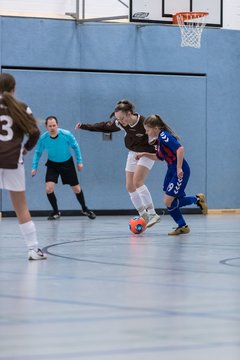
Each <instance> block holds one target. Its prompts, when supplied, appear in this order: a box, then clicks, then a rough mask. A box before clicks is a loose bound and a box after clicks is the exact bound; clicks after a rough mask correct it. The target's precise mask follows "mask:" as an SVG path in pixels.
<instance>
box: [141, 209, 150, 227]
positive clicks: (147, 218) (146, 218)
mask: <svg viewBox="0 0 240 360" xmlns="http://www.w3.org/2000/svg"><path fill="white" fill-rule="evenodd" d="M139 216H140V217H142V218H143V219H144V220H145V223H146V226H147V224H148V222H149V215H148V213H147V212H145V213H143V214H142V215H139Z"/></svg>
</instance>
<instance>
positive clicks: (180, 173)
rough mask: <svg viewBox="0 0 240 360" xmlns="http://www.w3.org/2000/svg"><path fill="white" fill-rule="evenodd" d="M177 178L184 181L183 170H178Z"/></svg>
mask: <svg viewBox="0 0 240 360" xmlns="http://www.w3.org/2000/svg"><path fill="white" fill-rule="evenodd" d="M177 176H178V178H179V179H182V178H183V171H182V169H177Z"/></svg>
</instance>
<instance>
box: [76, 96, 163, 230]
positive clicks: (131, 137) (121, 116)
mask: <svg viewBox="0 0 240 360" xmlns="http://www.w3.org/2000/svg"><path fill="white" fill-rule="evenodd" d="M110 117H111V118H113V120H110V121H107V122H100V123H95V124H82V123H77V124H76V126H75V128H76V129H81V130H89V131H99V132H106V133H111V132H116V131H120V130H123V131H124V132H125V137H124V142H125V146H126V148H127V149H128V150H129V153H128V157H127V163H126V168H125V170H126V188H127V191H128V193H129V195H130V199H131V201H132V203H133V205H134V207H135V209H136V210H137V211H138V213H139V215H140V216H142V217H143V218H144V220H145V221H146V223H147V227H150V226H153V225H154V224H156V223H157V222H159V221H160V216H159V215H158V214H156V211H155V209H154V205H153V201H152V197H151V194H150V192H149V190H148V188H147V186H146V185H145V183H144V182H145V179H146V177H147V175H148V173H149V171H150V170H151V168H152V166H153V164H154V161H153V160H151V159H148V158H147V157H143V158H141V159H140V160H136V158H135V157H136V155H137V153H138V152H148V153H154V154H155V152H156V150H155V148H154V145H151V144H149V139H148V136H147V134H146V131H145V128H144V126H143V121H144V117H143V116H141V115H139V114H137V113H135V112H134V106H133V104H132V103H131V102H130V101H128V100H120V101H118V103H117V105H116V107H115V109H114V112H113V113H112V114H111V116H110Z"/></svg>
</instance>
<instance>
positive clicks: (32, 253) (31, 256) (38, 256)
mask: <svg viewBox="0 0 240 360" xmlns="http://www.w3.org/2000/svg"><path fill="white" fill-rule="evenodd" d="M46 259H47V255H46V254H44V253H43V252H42V250H41V249H36V250H33V249H32V250H29V251H28V260H46Z"/></svg>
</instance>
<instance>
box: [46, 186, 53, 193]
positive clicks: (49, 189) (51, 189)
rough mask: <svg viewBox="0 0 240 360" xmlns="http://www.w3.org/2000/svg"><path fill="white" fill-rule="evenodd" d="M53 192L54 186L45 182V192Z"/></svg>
mask: <svg viewBox="0 0 240 360" xmlns="http://www.w3.org/2000/svg"><path fill="white" fill-rule="evenodd" d="M53 192H54V186H52V185H50V184H46V193H47V194H51V193H53Z"/></svg>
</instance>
